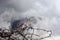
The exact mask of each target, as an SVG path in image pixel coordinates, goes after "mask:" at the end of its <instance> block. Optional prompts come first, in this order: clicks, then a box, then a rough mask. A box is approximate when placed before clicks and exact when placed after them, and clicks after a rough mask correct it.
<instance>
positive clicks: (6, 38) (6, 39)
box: [0, 27, 52, 40]
mask: <svg viewBox="0 0 60 40" xmlns="http://www.w3.org/2000/svg"><path fill="white" fill-rule="evenodd" d="M29 30H32V33H29V32H30V31H29ZM35 30H37V31H41V30H42V31H45V32H47V33H48V35H47V36H45V37H41V35H38V34H34V31H35ZM25 31H26V32H23V31H19V30H12V31H10V30H8V29H4V30H2V29H0V40H41V39H45V38H48V37H51V35H52V31H50V30H45V29H38V28H32V27H28V28H27V29H25ZM16 33H17V34H19V35H20V36H22V39H20V38H19V37H14V38H13V37H12V35H14V34H16ZM35 36H36V37H37V38H34V37H35Z"/></svg>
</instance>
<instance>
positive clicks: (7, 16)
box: [0, 0, 60, 40]
mask: <svg viewBox="0 0 60 40" xmlns="http://www.w3.org/2000/svg"><path fill="white" fill-rule="evenodd" d="M31 16H34V17H41V18H42V20H39V21H38V23H37V25H36V26H38V25H39V26H40V28H43V29H48V30H52V31H53V36H58V35H59V37H60V32H59V30H60V27H59V26H60V0H0V26H3V27H6V28H9V25H10V22H11V20H14V19H21V18H25V17H31ZM7 24H8V25H7ZM53 40H54V39H53ZM56 40H58V39H56Z"/></svg>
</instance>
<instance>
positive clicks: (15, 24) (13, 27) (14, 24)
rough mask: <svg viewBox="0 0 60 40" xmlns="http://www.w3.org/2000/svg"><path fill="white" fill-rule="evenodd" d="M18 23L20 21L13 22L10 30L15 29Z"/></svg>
mask: <svg viewBox="0 0 60 40" xmlns="http://www.w3.org/2000/svg"><path fill="white" fill-rule="evenodd" d="M19 23H20V20H15V21H13V22H12V23H11V28H12V29H16V27H17V25H18V24H19Z"/></svg>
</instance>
